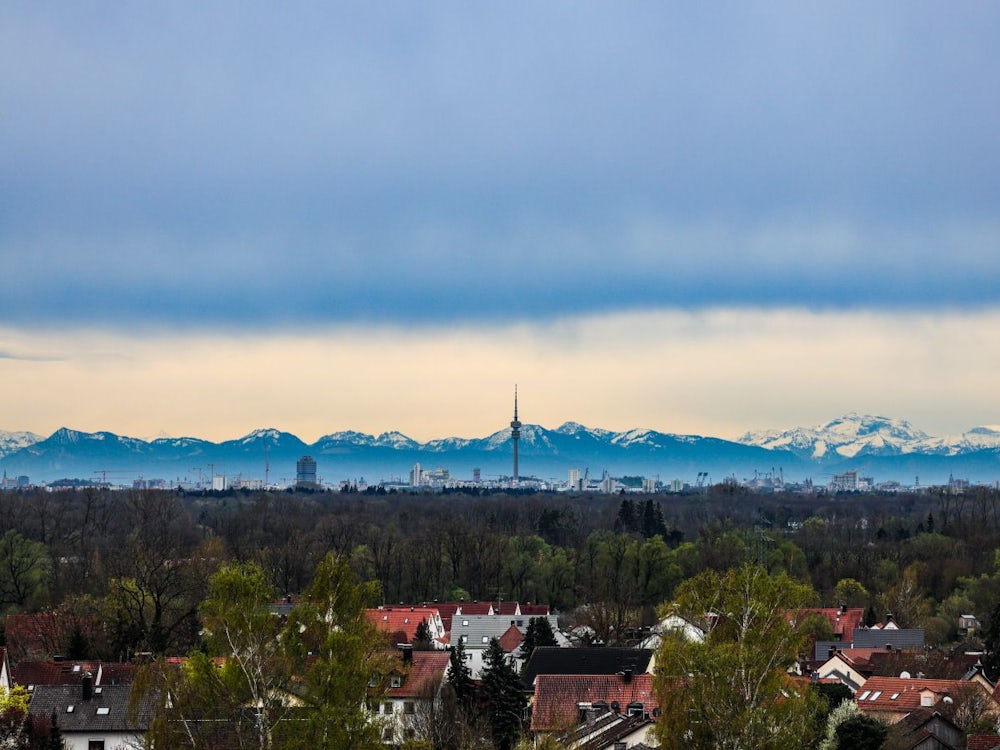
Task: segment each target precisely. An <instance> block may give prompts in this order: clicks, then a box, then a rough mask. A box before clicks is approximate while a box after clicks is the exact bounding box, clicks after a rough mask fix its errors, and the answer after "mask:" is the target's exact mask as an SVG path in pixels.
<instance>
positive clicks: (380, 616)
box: [365, 607, 438, 643]
mask: <svg viewBox="0 0 1000 750" xmlns="http://www.w3.org/2000/svg"><path fill="white" fill-rule="evenodd" d="M437 611H438V610H437V609H431V608H429V607H406V608H402V609H397V608H395V607H385V608H383V607H379V608H378V609H366V610H365V617H367V618H368V621H369V622H371V623H372V624H373V625H374V626H375V627H376V628H378V629H379V630H381V631H383V632H386V633H393V634H395V633H402V634H403V636H404V637H405V640H404V641H403V642H404V643H412V642H413V639H414V637H415V636H416V634H417V626H418V625H420V621H421V620H427V621H428V622H430V620H431V618H432V617H433V616H434V615H435V614H436V613H437Z"/></svg>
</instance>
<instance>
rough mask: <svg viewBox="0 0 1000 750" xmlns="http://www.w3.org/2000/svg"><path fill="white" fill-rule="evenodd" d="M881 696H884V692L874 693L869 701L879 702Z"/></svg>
mask: <svg viewBox="0 0 1000 750" xmlns="http://www.w3.org/2000/svg"><path fill="white" fill-rule="evenodd" d="M880 695H882V691H881V690H876V691H875V692H874V693H872V697H871V698H869V699H868V700H870V701H877V700H878V697H879V696H880Z"/></svg>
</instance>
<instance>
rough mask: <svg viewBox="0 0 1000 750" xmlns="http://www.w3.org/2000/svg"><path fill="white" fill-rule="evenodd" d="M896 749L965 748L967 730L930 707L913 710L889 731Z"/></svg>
mask: <svg viewBox="0 0 1000 750" xmlns="http://www.w3.org/2000/svg"><path fill="white" fill-rule="evenodd" d="M888 741H889V744H890V745H891V747H893V748H896V750H965V746H966V743H965V732H963V731H962V729H961V727H959V726H958V725H956V724H955V722H953V721H952V720H951V719H949V718H947V717H946V716H943V715H941V714H940V713H939V712H938V711H934V710H933V709H930V708H918V709H917V710H915V711H911V712H910V714H909V715H907V717H906V718H905V719H902V720H901V721H898V722H896V723H895V724H894V725H893V726H892V729H891V730H890V732H889V738H888Z"/></svg>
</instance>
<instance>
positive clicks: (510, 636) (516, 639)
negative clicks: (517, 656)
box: [497, 625, 524, 654]
mask: <svg viewBox="0 0 1000 750" xmlns="http://www.w3.org/2000/svg"><path fill="white" fill-rule="evenodd" d="M497 641H499V643H500V648H502V649H503V650H504V652H505V653H508V654H509V653H512V652H514V651H516V650H517V647H518V646H520V645H521V644H522V643H523V642H524V633H522V632H521V631H520V630H518V629H517V626H516V625H511V626H510V627H509V628H507V630H506V631H504V634H503V635H502V636H500V637H499V638H498V639H497Z"/></svg>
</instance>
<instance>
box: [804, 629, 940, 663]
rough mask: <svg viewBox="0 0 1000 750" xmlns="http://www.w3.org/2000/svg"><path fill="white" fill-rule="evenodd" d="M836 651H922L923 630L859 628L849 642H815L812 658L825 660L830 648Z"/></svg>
mask: <svg viewBox="0 0 1000 750" xmlns="http://www.w3.org/2000/svg"><path fill="white" fill-rule="evenodd" d="M831 646H832V647H833V648H836V649H849V648H873V649H883V650H886V651H888V650H890V649H911V650H913V649H922V648H923V647H924V630H923V628H899V627H896V626H895V625H893V627H889V628H875V627H874V626H873V627H871V628H864V627H859V628H855V629H854V632H853V640H851V641H816V646H815V649H814V658H815V659H817V660H820V659H826V658H827V655H828V653H829V650H830V647H831Z"/></svg>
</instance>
